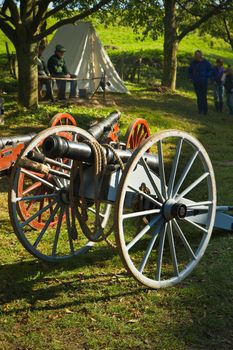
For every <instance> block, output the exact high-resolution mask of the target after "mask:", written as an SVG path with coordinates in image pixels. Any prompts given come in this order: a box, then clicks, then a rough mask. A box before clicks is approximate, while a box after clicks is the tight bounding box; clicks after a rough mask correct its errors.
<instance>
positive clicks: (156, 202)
mask: <svg viewBox="0 0 233 350" xmlns="http://www.w3.org/2000/svg"><path fill="white" fill-rule="evenodd" d="M128 187H129V188H130V189H131V190H133V191H135V192H137V193H139V194H141V195H142V196H143V197H145V198H147V199H148V200H149V201H150V202H152V203H155V204H156V205H158V206H159V207H162V204H161V203H160V202H158V201H157V200H156V199H154V198H152V197H151V196H149V195H148V194H146V193H144V192H143V191H141V190H139V189H137V188H135V187H133V186H131V185H128Z"/></svg>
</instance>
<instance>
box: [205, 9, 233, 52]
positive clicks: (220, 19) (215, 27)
mask: <svg viewBox="0 0 233 350" xmlns="http://www.w3.org/2000/svg"><path fill="white" fill-rule="evenodd" d="M203 33H208V34H210V35H212V36H213V37H215V38H220V39H223V40H224V41H225V42H226V43H228V44H229V45H230V46H231V48H232V50H233V10H229V11H224V12H223V13H221V14H220V15H219V16H217V17H213V18H211V19H210V20H209V21H207V22H206V23H204V25H203V26H202V27H201V28H200V34H203Z"/></svg>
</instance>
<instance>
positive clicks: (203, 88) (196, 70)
mask: <svg viewBox="0 0 233 350" xmlns="http://www.w3.org/2000/svg"><path fill="white" fill-rule="evenodd" d="M211 69H212V67H211V64H210V62H209V61H207V60H206V59H205V58H204V57H203V55H202V52H201V51H200V50H197V51H195V53H194V60H193V61H192V63H191V64H190V66H189V70H188V75H189V79H190V80H191V82H192V83H193V86H194V90H195V93H196V96H197V108H198V113H199V114H207V113H208V102H207V91H208V79H209V78H210V75H211Z"/></svg>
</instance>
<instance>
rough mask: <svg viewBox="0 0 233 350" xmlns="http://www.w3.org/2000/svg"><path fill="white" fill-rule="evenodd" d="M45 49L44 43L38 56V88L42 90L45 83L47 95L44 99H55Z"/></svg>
mask: <svg viewBox="0 0 233 350" xmlns="http://www.w3.org/2000/svg"><path fill="white" fill-rule="evenodd" d="M44 49H45V46H44V45H43V44H40V46H39V49H38V56H37V68H38V90H39V92H40V91H41V90H42V87H43V85H45V88H46V95H45V97H44V99H45V100H52V101H54V97H53V89H52V82H51V80H50V79H48V78H49V76H50V74H49V71H48V68H47V66H46V63H45V60H44V58H43V56H42V54H43V51H44Z"/></svg>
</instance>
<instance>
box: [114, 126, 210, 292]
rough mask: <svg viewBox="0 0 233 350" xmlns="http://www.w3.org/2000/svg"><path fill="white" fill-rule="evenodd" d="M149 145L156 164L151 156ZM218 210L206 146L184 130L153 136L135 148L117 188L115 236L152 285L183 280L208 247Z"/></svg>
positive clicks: (131, 265) (131, 267)
mask: <svg viewBox="0 0 233 350" xmlns="http://www.w3.org/2000/svg"><path fill="white" fill-rule="evenodd" d="M148 149H150V154H152V155H155V156H156V157H157V169H156V170H152V169H151V168H150V167H149V166H148V164H147V161H145V159H146V154H147V151H148ZM143 155H144V157H145V158H143ZM130 198H131V202H132V204H131V205H130V204H129V203H130ZM126 203H127V207H126ZM136 204H137V205H136ZM215 210H216V186H215V178H214V172H213V168H212V165H211V162H210V159H209V157H208V154H207V152H206V151H205V149H204V148H203V146H202V145H201V144H200V143H199V142H198V141H197V140H196V139H195V138H194V137H192V136H190V135H189V134H187V133H185V132H181V131H175V130H171V131H164V132H160V133H158V134H155V135H154V136H151V137H150V138H149V139H148V140H146V141H145V142H144V143H143V144H142V145H140V146H139V148H138V149H137V150H135V151H134V153H133V155H132V157H131V159H130V160H129V162H128V163H127V166H126V168H125V171H124V173H123V175H122V178H121V181H120V184H119V188H118V191H117V200H116V206H115V217H114V222H115V236H116V242H117V245H118V248H119V251H120V255H121V258H122V260H123V263H124V265H125V266H126V268H127V269H128V271H129V272H130V273H131V274H132V275H133V277H134V278H135V279H136V280H138V281H139V282H141V283H142V284H144V285H146V286H147V287H150V288H161V287H168V286H172V285H174V284H176V283H178V282H180V281H181V280H183V279H184V278H185V277H186V276H188V275H189V274H190V273H191V271H192V270H193V269H194V267H195V266H196V265H197V264H198V262H199V260H200V259H201V257H202V256H203V254H204V252H205V250H206V247H207V245H208V242H209V239H210V236H211V232H212V229H213V225H214V220H215Z"/></svg>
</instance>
